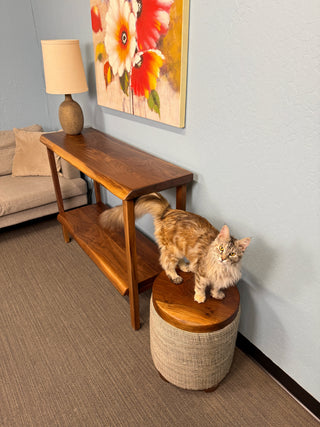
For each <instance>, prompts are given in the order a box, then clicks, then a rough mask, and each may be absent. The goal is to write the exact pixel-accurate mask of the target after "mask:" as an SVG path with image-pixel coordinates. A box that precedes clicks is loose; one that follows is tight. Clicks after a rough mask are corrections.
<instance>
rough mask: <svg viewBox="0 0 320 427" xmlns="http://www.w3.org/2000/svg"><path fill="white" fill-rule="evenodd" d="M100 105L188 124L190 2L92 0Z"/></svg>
mask: <svg viewBox="0 0 320 427" xmlns="http://www.w3.org/2000/svg"><path fill="white" fill-rule="evenodd" d="M90 7H91V23H92V34H93V47H94V55H95V72H96V85H97V99H98V104H99V105H103V106H106V107H109V108H113V109H116V110H120V111H124V112H126V113H129V114H133V115H136V116H141V117H145V118H148V119H152V120H156V121H160V122H162V123H166V124H169V125H172V126H177V127H184V125H185V97H186V72H187V45H188V18H189V0H91V1H90Z"/></svg>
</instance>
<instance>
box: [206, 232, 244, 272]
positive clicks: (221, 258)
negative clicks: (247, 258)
mask: <svg viewBox="0 0 320 427" xmlns="http://www.w3.org/2000/svg"><path fill="white" fill-rule="evenodd" d="M249 243H250V238H249V237H246V238H244V239H241V240H236V239H234V238H233V237H231V236H230V232H229V228H228V226H226V225H224V226H223V227H222V229H221V231H220V233H219V234H218V236H217V238H216V239H215V241H214V243H213V245H214V253H215V258H216V260H217V261H218V262H219V263H221V264H224V265H231V264H236V263H238V262H239V261H240V260H241V258H242V256H243V254H244V251H245V250H246V248H247V247H248V246H249Z"/></svg>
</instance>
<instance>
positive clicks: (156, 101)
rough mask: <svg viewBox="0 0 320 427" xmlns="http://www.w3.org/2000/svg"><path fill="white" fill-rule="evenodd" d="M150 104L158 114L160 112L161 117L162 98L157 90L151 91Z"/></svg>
mask: <svg viewBox="0 0 320 427" xmlns="http://www.w3.org/2000/svg"><path fill="white" fill-rule="evenodd" d="M148 106H149V108H150V110H151V111H154V112H156V113H157V114H159V117H160V98H159V94H158V92H157V91H156V90H152V91H151V92H150V94H149V98H148Z"/></svg>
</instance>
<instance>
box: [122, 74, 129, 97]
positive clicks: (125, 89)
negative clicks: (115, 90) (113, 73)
mask: <svg viewBox="0 0 320 427" xmlns="http://www.w3.org/2000/svg"><path fill="white" fill-rule="evenodd" d="M120 86H121V89H122V90H123V92H124V93H125V94H126V95H129V94H128V88H129V74H128V72H127V70H124V73H123V74H122V76H121V77H120Z"/></svg>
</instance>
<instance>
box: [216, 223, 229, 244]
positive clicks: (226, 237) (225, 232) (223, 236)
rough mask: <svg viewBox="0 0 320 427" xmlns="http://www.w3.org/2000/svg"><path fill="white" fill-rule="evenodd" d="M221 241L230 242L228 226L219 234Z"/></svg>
mask: <svg viewBox="0 0 320 427" xmlns="http://www.w3.org/2000/svg"><path fill="white" fill-rule="evenodd" d="M218 237H220V238H221V239H223V240H229V239H230V230H229V227H228V226H227V225H224V226H223V227H222V228H221V230H220V233H219V236H218Z"/></svg>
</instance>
